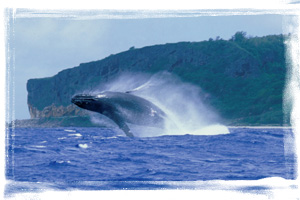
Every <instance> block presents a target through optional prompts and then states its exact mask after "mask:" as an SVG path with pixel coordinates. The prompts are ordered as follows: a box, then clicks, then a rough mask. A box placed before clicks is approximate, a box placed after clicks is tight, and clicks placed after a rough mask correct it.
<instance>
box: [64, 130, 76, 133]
mask: <svg viewBox="0 0 300 200" xmlns="http://www.w3.org/2000/svg"><path fill="white" fill-rule="evenodd" d="M64 131H66V132H71V133H75V132H76V131H75V130H71V129H65V130H64Z"/></svg>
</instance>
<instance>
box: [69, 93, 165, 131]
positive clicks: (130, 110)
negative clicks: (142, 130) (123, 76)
mask: <svg viewBox="0 0 300 200" xmlns="http://www.w3.org/2000/svg"><path fill="white" fill-rule="evenodd" d="M72 103H74V104H76V105H77V106H79V107H81V108H83V109H87V110H91V111H94V112H98V113H101V114H103V115H105V116H107V117H109V118H110V119H112V120H113V121H114V122H116V124H118V125H119V126H120V128H122V126H124V123H131V124H137V125H143V126H152V127H159V128H163V126H164V117H165V116H166V114H165V113H164V112H163V111H162V110H161V109H160V108H158V107H157V106H156V105H154V104H153V103H151V102H150V101H148V100H146V99H144V98H141V97H138V96H135V95H132V94H128V93H121V92H102V93H100V94H98V95H92V96H91V95H76V96H74V97H73V98H72ZM127 128H128V127H127ZM122 129H123V128H122ZM125 133H126V132H125Z"/></svg>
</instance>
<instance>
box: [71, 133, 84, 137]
mask: <svg viewBox="0 0 300 200" xmlns="http://www.w3.org/2000/svg"><path fill="white" fill-rule="evenodd" d="M68 136H76V137H82V135H81V134H80V133H74V134H68Z"/></svg>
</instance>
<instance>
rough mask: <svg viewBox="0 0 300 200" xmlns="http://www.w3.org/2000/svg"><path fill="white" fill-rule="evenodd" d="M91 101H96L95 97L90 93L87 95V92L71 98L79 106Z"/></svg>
mask: <svg viewBox="0 0 300 200" xmlns="http://www.w3.org/2000/svg"><path fill="white" fill-rule="evenodd" d="M91 101H95V99H94V97H93V96H90V95H86V94H79V95H76V96H74V97H73V98H72V99H71V102H72V103H74V104H75V105H77V106H80V105H83V104H87V103H89V102H91Z"/></svg>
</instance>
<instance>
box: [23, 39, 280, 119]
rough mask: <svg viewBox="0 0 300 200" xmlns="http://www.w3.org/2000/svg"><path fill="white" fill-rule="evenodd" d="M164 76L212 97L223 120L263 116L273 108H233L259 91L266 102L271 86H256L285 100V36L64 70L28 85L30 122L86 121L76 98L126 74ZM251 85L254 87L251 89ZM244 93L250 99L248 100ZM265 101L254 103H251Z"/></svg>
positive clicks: (144, 51) (188, 46) (181, 47)
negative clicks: (53, 119) (47, 119)
mask: <svg viewBox="0 0 300 200" xmlns="http://www.w3.org/2000/svg"><path fill="white" fill-rule="evenodd" d="M163 70H167V71H169V72H172V73H174V74H176V75H178V76H179V77H181V78H182V79H183V80H184V81H187V82H191V83H193V84H196V85H199V86H200V87H202V89H204V90H205V91H207V92H208V93H210V94H212V96H213V97H214V98H213V99H212V101H211V104H212V106H214V107H216V109H217V110H220V113H221V114H222V116H223V117H226V118H228V117H229V118H230V117H231V116H232V119H241V118H243V117H247V115H249V114H250V115H253V116H259V115H261V114H264V113H265V112H266V111H268V109H270V106H269V107H268V106H267V105H265V106H262V107H263V108H262V109H261V110H260V111H259V112H258V113H255V114H251V112H252V110H253V109H252V110H251V109H250V110H249V108H247V109H246V110H247V111H246V112H245V113H244V112H240V111H239V110H236V111H234V109H235V104H236V103H237V102H238V103H239V105H240V106H244V107H245V106H247V105H246V104H245V103H249V101H248V100H247V101H244V102H243V98H247V97H249V96H248V95H255V92H259V91H257V89H259V88H260V89H261V88H263V89H264V91H261V93H263V94H260V93H259V95H262V97H263V96H264V97H268V92H266V91H267V90H268V89H269V88H268V86H267V85H261V86H259V85H258V84H265V83H266V82H270V83H271V85H270V87H272V86H273V85H272V84H273V83H272V81H275V83H276V84H277V87H278V86H279V89H278V91H277V89H276V92H274V94H273V93H272V97H273V96H274V95H275V96H276V95H277V96H278V97H276V99H275V101H279V100H278V99H280V98H281V100H282V89H283V86H284V78H285V77H284V76H285V60H284V45H283V36H267V37H262V38H250V39H247V38H244V39H243V40H242V41H235V40H230V41H225V40H215V41H203V42H180V43H176V44H165V45H155V46H149V47H144V48H141V49H130V50H128V51H126V52H122V53H119V54H116V55H111V56H109V57H107V58H105V59H103V60H99V61H94V62H90V63H84V64H80V65H79V66H78V67H74V68H71V69H66V70H63V71H61V72H59V73H58V74H57V75H55V76H53V77H50V78H43V79H30V80H29V81H28V83H27V91H28V107H29V111H30V116H31V118H41V117H60V116H74V115H82V116H83V115H85V112H83V111H82V110H80V109H78V108H76V107H75V106H73V105H71V102H70V99H71V97H72V96H73V95H74V94H75V93H79V92H83V91H88V90H92V89H93V88H95V87H97V86H99V85H101V84H102V83H105V82H107V81H109V80H111V79H112V78H114V77H116V76H117V75H119V74H120V73H122V72H147V73H155V72H159V71H163ZM271 76H273V77H271ZM267 79H268V80H267ZM271 79H272V80H271ZM276 79H277V80H276ZM262 80H263V81H262ZM253 81H256V82H255V83H254V85H251V83H253ZM266 87H267V88H266ZM245 90H248V91H249V92H250V93H251V92H252V93H251V94H247V95H246V96H247V97H246V96H245ZM259 95H258V96H259ZM256 96H257V95H256ZM262 97H260V96H259V97H257V98H256V97H255V96H252V97H250V98H251V99H252V103H253V102H255V101H259V98H262ZM241 101H242V102H241ZM250 103H251V102H250ZM276 103H277V104H278V102H276ZM244 104H245V105H244ZM277 107H278V105H277ZM272 109H274V108H272ZM276 109H277V110H276V111H279V110H278V108H276ZM254 110H255V109H254ZM232 112H233V113H232ZM279 112H282V110H281V111H279ZM278 120H279V119H277V122H278V123H281V122H282V119H281V121H280V120H279V121H278ZM275 121H276V120H275ZM277 122H276V123H277Z"/></svg>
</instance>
